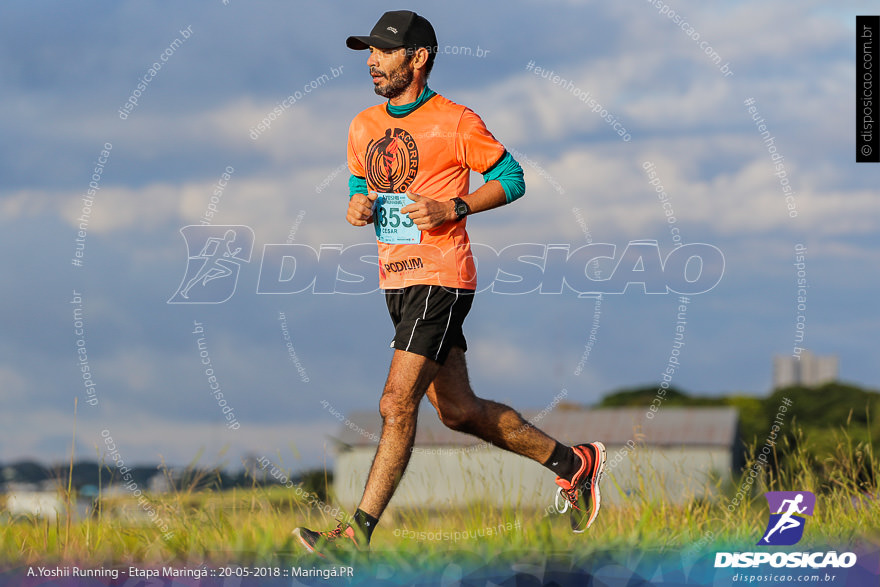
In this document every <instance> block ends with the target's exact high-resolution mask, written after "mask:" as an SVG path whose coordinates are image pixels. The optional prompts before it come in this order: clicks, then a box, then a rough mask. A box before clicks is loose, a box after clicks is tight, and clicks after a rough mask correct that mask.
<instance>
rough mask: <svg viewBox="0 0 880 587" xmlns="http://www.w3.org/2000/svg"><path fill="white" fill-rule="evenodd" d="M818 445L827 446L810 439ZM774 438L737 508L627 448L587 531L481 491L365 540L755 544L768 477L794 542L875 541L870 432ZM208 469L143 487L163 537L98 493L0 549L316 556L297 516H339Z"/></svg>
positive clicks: (68, 554)
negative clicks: (676, 486)
mask: <svg viewBox="0 0 880 587" xmlns="http://www.w3.org/2000/svg"><path fill="white" fill-rule="evenodd" d="M817 446H820V447H821V448H823V449H824V451H825V452H824V453H822V452H820V453H817V452H816V450H815V449H816V447H817ZM776 451H777V452H776V454H774V461H776V462H778V463H779V466H778V467H772V468H768V467H762V468H761V471H762V473H761V475H760V482H759V483H757V484H756V485H755V486H754V488H753V491H752V492H751V493H750V494H749V495H748V496H746V497H745V498H744V499H743V500H742V501H741V503H739V504H738V506H737V507H734V508H730V507H728V506H729V505H730V503H731V502H730V500H731V498H732V496H733V495H734V494H735V493H736V491H737V489H738V488H739V487H740V484H741V481H742V478H741V477H740V476H737V478H735V479H733V480H732V481H728V482H726V483H724V482H722V481H721V480H720V479H709V480H707V481H706V486H705V487H704V488H703V489H704V491H703V492H701V493H702V494H703V496H696V495H694V496H685V498H686V499H684V500H682V499H680V497H681V496H670V495H666V494H665V493H664V492H663V491H657V490H656V488H657V487H662V484H660V483H659V481H660V479H659V473H658V470H657V468H656V467H654V466H652V463H650V462H646V459H644V458H642V456H640V451H639V450H636V451H635V452H634V453H631V458H633V459H634V464H635V470H636V472H637V478H638V483H637V486H638V491H636V492H633V493H631V494H630V496H629V499H628V501H627V502H626V503H625V505H621V506H614V505H610V504H609V505H605V506H603V508H602V511H601V513H600V515H599V518H598V519H597V521H596V523H595V524H594V525H593V527H592V528H591V529H590V530H589V531H588V532H587V533H586V534H580V535H575V534H572V532H571V531H570V529H569V524H568V515H567V514H566V515H556V514H555V513H553V514H548V512H547V511H546V510H537V511H536V510H534V509H526V508H514V507H495V506H485V505H483V504H480V503H474V504H472V505H470V506H469V507H464V508H459V509H454V510H433V511H431V510H423V509H422V510H419V509H401V508H391V509H389V511H388V514H387V515H386V516H385V517H384V518H383V520H382V523H381V524H380V525H379V527H378V528H377V530H376V533H375V534H374V537H373V542H372V545H373V551H374V553H376V554H377V556H382V557H385V560H386V562H387V563H388V564H392V565H395V566H399V567H400V568H404V569H406V568H411V567H412V566H413V565H414V562H413V561H416V560H425V559H426V558H427V559H428V560H431V559H432V557H433V559H434V560H440V559H442V560H447V559H448V557H450V556H454V557H463V558H469V559H472V560H482V561H488V560H491V559H493V558H494V557H498V556H505V553H507V554H508V555H509V556H520V557H521V556H525V555H524V553H546V552H557V553H558V552H568V553H572V556H573V557H574V558H575V559H577V558H580V557H588V556H590V554H591V553H594V552H596V551H600V550H601V551H608V550H614V549H619V550H627V551H628V550H633V549H638V550H642V551H646V550H650V551H656V552H668V551H678V552H682V553H685V554H686V555H687V554H693V555H697V554H699V551H700V549H704V550H706V551H708V550H711V549H712V547H713V546H721V545H724V544H738V545H740V547H742V546H745V545H754V544H755V543H756V542H757V540H758V539H759V538H760V534H761V532H762V531H763V529H764V526H765V524H766V522H767V516H768V512H767V503H766V501H765V500H764V499H763V497H762V494H763V492H764V491H777V490H785V491H793V490H807V491H812V492H814V493H815V494H816V495H817V506H816V511H815V515H814V516H813V517H812V519H810V520H809V522H808V523H807V524H806V531H805V535H804V539H803V540H802V541H801V546H804V547H805V548H809V547H810V546H811V545H822V544H832V545H834V546H835V547H837V548H842V547H845V546H849V545H852V544H855V543H859V542H868V543H872V544H875V545H880V530H878V529H880V493H878V486H877V481H878V479H880V466H878V460H877V457H876V456H875V454H874V450H873V446H872V445H871V443H870V441H869V440H868V441H855V440H853V439H852V437H851V435H850V434H849V433H848V430H847V429H846V428H844V429H842V430H840V431H838V432H837V433H835V434H832V435H830V436H825V437H823V438H810V439H808V438H805V437H804V435H803V433H802V432H800V431H797V432H796V433H795V434H794V435H793V436H792V437H791V438H789V439H784V440H783V441H782V442H781V443H780V444H779V445H777V447H776ZM757 454H758V450H757V447H756V446H751V447H749V450H748V451H747V458H746V466H745V468H744V473H743V475H747V474H748V471H749V470H750V469H752V468H753V467H755V466H756V463H757V462H758V461H757V457H756V455H757ZM816 454H824V455H825V456H821V457H817V456H815V455H816ZM203 481H204V480H202V479H194V480H192V481H191V483H190V485H189V486H188V487H185V488H183V489H179V490H175V491H173V492H171V493H168V494H162V495H153V496H150V500H151V502H152V503H153V504H154V505H155V506H156V507H157V511H158V512H159V513H160V515H161V516H162V518H163V519H164V520H166V521H167V523H168V525H169V527H170V531H171V534H172V535H171V537H170V538H163V535H162V532H160V530H159V529H158V528H156V527H155V526H154V525H153V524H152V523H150V521H149V520H141V521H137V520H133V519H130V518H125V517H122V516H120V515H119V514H118V510H119V507H120V505H121V504H122V503H123V502H125V501H126V499H127V498H125V497H117V498H104V499H102V500H101V506H100V509H99V510H98V511H97V513H96V515H95V516H93V517H89V518H87V519H83V520H78V521H77V520H72V521H71V520H69V519H68V518H66V519H65V521H64V523H63V525H62V522H61V517H60V516H59V518H58V520H57V521H56V522H55V523H50V522H47V521H46V520H44V519H40V518H30V519H23V520H15V521H10V523H8V524H4V525H3V526H2V527H0V561H2V562H4V563H13V564H36V563H56V562H57V563H62V562H78V563H86V562H88V563H93V564H114V563H115V564H123V563H141V564H187V565H196V564H201V563H207V564H212V565H221V564H225V563H239V564H246V563H264V564H270V563H280V562H284V563H296V562H297V561H311V559H310V557H307V556H305V555H303V553H302V552H300V550H299V548H298V545H297V544H294V543H293V541H292V538H291V530H292V529H293V528H294V527H296V526H301V525H305V526H308V527H311V528H317V529H328V528H332V527H334V526H335V524H336V521H335V520H334V519H332V518H329V517H328V516H326V515H325V514H323V513H321V512H320V511H318V510H316V509H315V508H314V507H312V506H310V505H309V504H308V503H306V502H305V501H304V500H303V499H301V498H299V497H298V496H297V493H296V492H295V491H292V490H290V489H285V488H283V487H278V486H269V487H263V486H259V485H257V484H256V482H255V483H254V485H253V486H252V487H250V488H247V489H244V490H242V489H233V490H230V491H223V492H221V491H212V490H210V489H207V490H206V489H200V490H196V489H195V488H196V487H201V486H203V485H204V483H203ZM607 482H612V483H613V480H609V481H607ZM705 496H709V497H705ZM69 497H70V494H69V493H68V499H69ZM331 499H332V496H331ZM128 501H131V500H130V498H129V499H128ZM548 505H549V504H548ZM490 529H491V531H490ZM404 531H405V532H404ZM456 532H458V535H457V536H456V534H455V533H456ZM413 534H415V536H413ZM695 545H696V546H695Z"/></svg>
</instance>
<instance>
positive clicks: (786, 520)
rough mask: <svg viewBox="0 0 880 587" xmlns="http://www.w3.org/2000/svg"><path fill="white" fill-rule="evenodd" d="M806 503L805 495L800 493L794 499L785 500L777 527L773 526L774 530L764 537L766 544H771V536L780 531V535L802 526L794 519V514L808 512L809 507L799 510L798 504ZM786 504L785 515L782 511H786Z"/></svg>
mask: <svg viewBox="0 0 880 587" xmlns="http://www.w3.org/2000/svg"><path fill="white" fill-rule="evenodd" d="M802 501H804V494H803V493H798V494H797V495H796V496H794V499H785V500H783V501H782V503H781V504H779V511H778V512H776V513H777V514H782V516H781V517H780V518H779V521H778V522H776V525H775V526H773V529H772V530H770V531H769V532H767V535H766V536H764V542H766V543H767V544H770V536H771V535H772V534H773V533H774V532H776V531H777V530H779V533H780V534H782V533H783V532H785V531H786V530H791V529H792V528H797V527H798V526H800V525H801V523H802V522H800V521H798V520H797V519H795V518H794V514H802V513H804V512H805V511H807V506H804V507H803V508H799V507H798V504H800V503H801V502H802ZM785 504H788V510H787V511H786V512H785V513H783V512H782V510H783V509H785Z"/></svg>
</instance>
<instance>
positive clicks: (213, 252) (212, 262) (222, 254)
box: [180, 229, 241, 299]
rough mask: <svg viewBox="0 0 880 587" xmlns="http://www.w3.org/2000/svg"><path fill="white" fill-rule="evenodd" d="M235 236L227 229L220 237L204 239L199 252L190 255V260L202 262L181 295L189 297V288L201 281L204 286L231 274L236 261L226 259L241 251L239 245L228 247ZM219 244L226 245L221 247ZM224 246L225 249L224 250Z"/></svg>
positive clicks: (233, 257) (234, 256) (233, 232)
mask: <svg viewBox="0 0 880 587" xmlns="http://www.w3.org/2000/svg"><path fill="white" fill-rule="evenodd" d="M235 237H236V234H235V231H234V230H232V229H229V230H227V231H226V234H224V235H223V238H222V239H221V238H217V237H211V238H209V239H208V240H207V241H205V246H204V247H202V250H201V252H199V254H198V255H196V256H195V257H190V259H191V260H192V259H204V263H202V266H201V268H199V271H198V273H196V275H195V277H193V278H192V279H190V280H189V281H188V282H187V284H186V287H184V288H183V290H182V291H181V292H180V296H181V297H183V298H185V299H189V290H191V289H192V288H193V286H194V285H196V284H197V283H201V284H202V287H205V286H206V285H208V282H209V281H213V280H215V279H220V278H221V277H226V276H228V275H232V272H233V271H232V267H231V266H235V265H237V263H235V262H233V261H227V259H230V258H232V259H235V258H236V255H238V254H239V253H240V252H241V247H238V248H237V249H235V250H234V251H233V250H231V249H230V248H229V246H230V245H231V244H232V243H233V242H235ZM221 245H226V246H225V247H223V246H221ZM224 248H225V249H226V250H224Z"/></svg>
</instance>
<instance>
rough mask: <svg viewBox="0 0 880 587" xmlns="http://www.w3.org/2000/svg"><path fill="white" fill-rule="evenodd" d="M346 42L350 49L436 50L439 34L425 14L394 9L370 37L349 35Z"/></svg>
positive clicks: (377, 24)
mask: <svg viewBox="0 0 880 587" xmlns="http://www.w3.org/2000/svg"><path fill="white" fill-rule="evenodd" d="M345 44H346V45H348V48H349V49H355V50H358V51H360V50H362V49H369V48H370V47H378V48H379V49H396V48H397V47H406V48H408V49H416V48H418V47H424V48H426V49H428V50H429V51H436V50H437V35H435V34H434V27H432V26H431V23H430V22H428V19H426V18H425V17H424V16H419V15H418V14H416V13H415V12H412V11H410V10H392V11H389V12H386V13H385V14H383V15H382V18H380V19H379V22H377V23H376V26H374V27H373V30H372V31H370V35H369V36H368V37H349V38H348V39H346V40H345Z"/></svg>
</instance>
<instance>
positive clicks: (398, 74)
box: [373, 63, 413, 100]
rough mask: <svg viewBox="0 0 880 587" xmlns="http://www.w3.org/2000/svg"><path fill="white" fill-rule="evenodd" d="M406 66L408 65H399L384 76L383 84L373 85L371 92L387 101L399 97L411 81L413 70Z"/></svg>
mask: <svg viewBox="0 0 880 587" xmlns="http://www.w3.org/2000/svg"><path fill="white" fill-rule="evenodd" d="M408 65H409V64H408V63H401V64H400V66H398V67H397V69H395V70H394V71H392V72H391V74H390V75H388V76H386V78H385V80H386V81H385V83H384V84H381V83H380V84H375V85H374V86H373V91H374V92H376V93H377V94H379V95H380V96H382V97H383V98H388V99H389V100H393V99H394V98H396V97H398V96H399V95H401V94H402V93H403V92H404V90H406V89H407V88H408V87H409V85H410V84H411V83H412V81H413V68H412V67H408Z"/></svg>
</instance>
